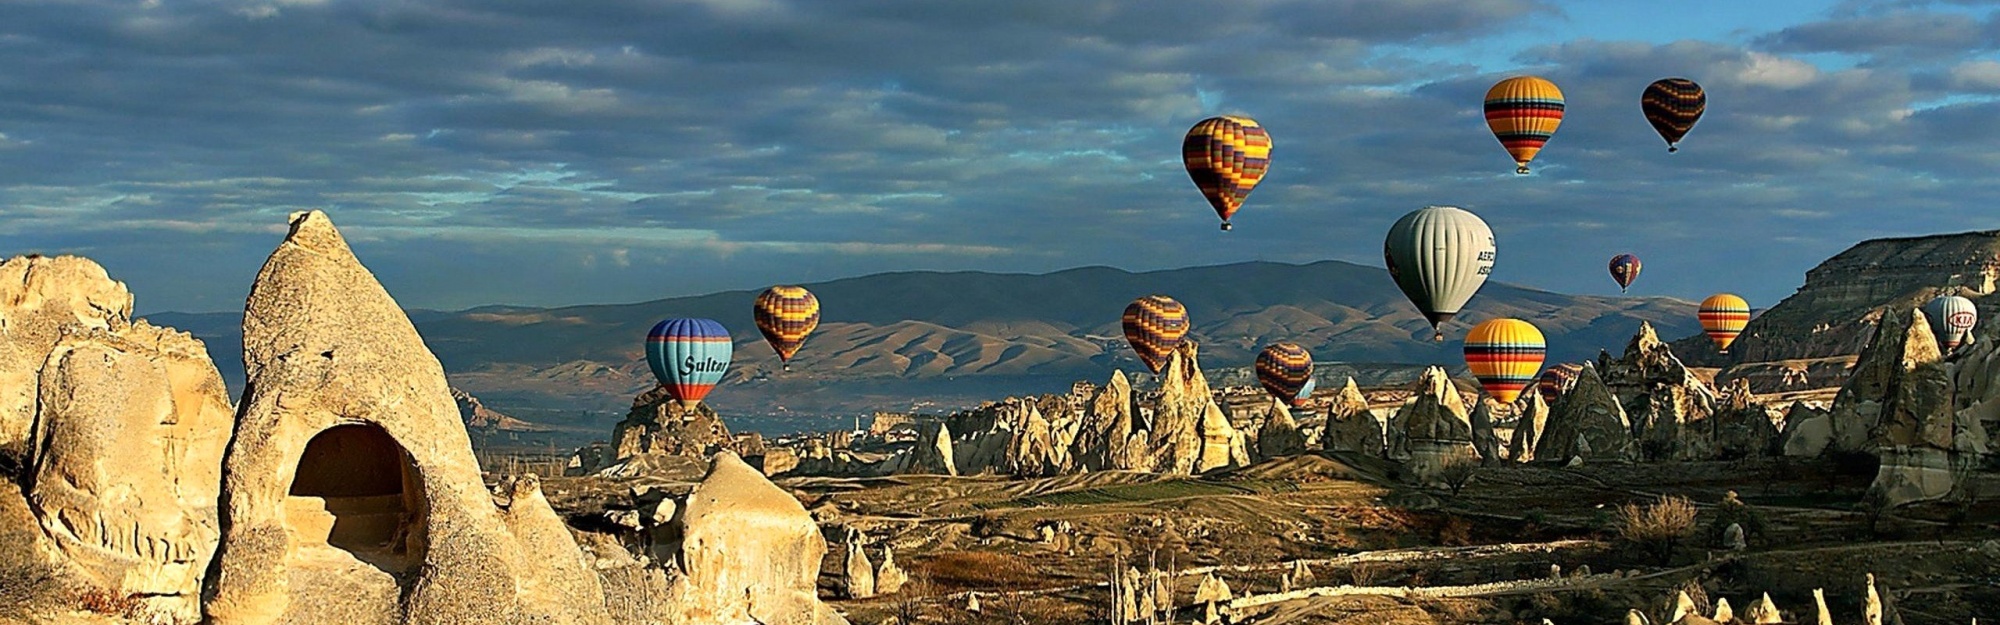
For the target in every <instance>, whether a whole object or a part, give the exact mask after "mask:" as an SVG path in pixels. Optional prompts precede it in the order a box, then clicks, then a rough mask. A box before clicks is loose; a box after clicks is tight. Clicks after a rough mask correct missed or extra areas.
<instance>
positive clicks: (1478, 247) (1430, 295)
mask: <svg viewBox="0 0 2000 625" xmlns="http://www.w3.org/2000/svg"><path fill="white" fill-rule="evenodd" d="M1494 254H1495V248H1494V243H1493V230H1492V229H1490V228H1487V227H1486V222H1485V221H1483V220H1481V219H1480V218H1479V216H1478V215H1474V214H1472V212H1471V211H1467V210H1465V209H1462V208H1456V207H1452V206H1427V207H1424V208H1421V209H1418V210H1416V211H1412V212H1411V213H1410V214H1408V215H1404V216H1403V218H1402V219H1398V220H1396V224H1395V225H1393V226H1390V227H1389V236H1388V238H1387V239H1385V240H1384V241H1383V242H1382V256H1383V260H1384V261H1385V262H1386V263H1387V264H1388V265H1389V276H1390V277H1392V278H1394V279H1395V280H1396V286H1397V287H1398V288H1401V289H1402V290H1403V295H1405V296H1408V297H1409V298H1410V303H1412V304H1416V306H1417V310H1419V311H1421V312H1423V313H1424V318H1425V319H1428V320H1430V322H1431V330H1432V331H1433V332H1434V335H1433V336H1432V338H1433V340H1438V341H1443V340H1444V330H1443V329H1441V328H1440V327H1439V326H1440V325H1441V324H1443V323H1444V322H1446V321H1449V320H1451V317H1452V316H1453V315H1456V314H1458V311H1459V309H1460V308H1463V307H1464V306H1465V303H1466V301H1467V300H1470V299H1472V295H1473V294H1474V293H1477V292H1479V287H1480V285H1483V284H1486V277H1487V276H1488V275H1489V274H1491V273H1493V258H1494Z"/></svg>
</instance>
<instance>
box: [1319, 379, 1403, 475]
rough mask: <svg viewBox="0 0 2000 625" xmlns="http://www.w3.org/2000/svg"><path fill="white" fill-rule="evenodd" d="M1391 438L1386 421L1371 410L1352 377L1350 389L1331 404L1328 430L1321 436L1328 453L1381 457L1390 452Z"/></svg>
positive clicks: (1349, 382)
mask: <svg viewBox="0 0 2000 625" xmlns="http://www.w3.org/2000/svg"><path fill="white" fill-rule="evenodd" d="M1387 438H1388V433H1387V432H1385V431H1383V428H1382V421H1381V420H1379V419H1376V418H1375V414H1374V413H1373V412H1371V411H1369V410H1368V398H1367V397H1364V396H1362V395H1361V389H1360V388H1359V387H1357V386H1355V384H1354V378H1348V379H1347V386H1346V387H1344V388H1342V389H1340V394H1338V395H1335V396H1334V398H1333V401H1332V402H1330V403H1328V404H1327V408H1326V427H1325V429H1324V431H1323V432H1321V433H1320V442H1321V443H1322V444H1323V446H1324V448H1325V449H1326V450H1327V451H1345V452H1354V453H1359V454H1367V455H1370V456H1380V455H1382V454H1384V453H1386V452H1387V450H1388V440H1387Z"/></svg>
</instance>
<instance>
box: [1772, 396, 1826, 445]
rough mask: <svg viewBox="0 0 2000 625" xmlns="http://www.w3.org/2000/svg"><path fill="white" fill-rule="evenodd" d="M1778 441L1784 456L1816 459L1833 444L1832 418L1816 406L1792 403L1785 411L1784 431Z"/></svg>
mask: <svg viewBox="0 0 2000 625" xmlns="http://www.w3.org/2000/svg"><path fill="white" fill-rule="evenodd" d="M1779 439H1780V440H1779V447H1780V448H1781V449H1782V453H1784V455H1786V456H1792V457H1800V458H1817V457H1819V455H1820V454H1821V453H1823V452H1825V451H1826V448H1827V446H1828V445H1831V444H1833V417H1832V416H1831V415H1829V414H1828V413H1827V411H1825V410H1823V409H1820V408H1819V407H1817V406H1813V405H1810V404H1807V403H1805V402H1797V403H1794V404H1792V407H1791V408H1789V409H1787V410H1786V411H1785V430H1784V434H1783V435H1782V436H1780V437H1779Z"/></svg>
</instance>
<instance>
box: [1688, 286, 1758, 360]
mask: <svg viewBox="0 0 2000 625" xmlns="http://www.w3.org/2000/svg"><path fill="white" fill-rule="evenodd" d="M1700 314H1701V329H1702V331H1703V332H1707V333H1708V339H1709V340H1711V341H1714V342H1715V348H1716V349H1718V350H1721V351H1722V353H1724V354H1727V353H1729V344H1731V343H1735V342H1736V336H1737V335H1739V334H1742V333H1743V327H1744V326H1747V325H1750V303H1749V302H1745V301H1743V298H1741V297H1737V296H1735V295H1734V294H1730V293H1717V294H1714V295H1710V296H1708V299H1705V300H1702V301H1701V312H1700Z"/></svg>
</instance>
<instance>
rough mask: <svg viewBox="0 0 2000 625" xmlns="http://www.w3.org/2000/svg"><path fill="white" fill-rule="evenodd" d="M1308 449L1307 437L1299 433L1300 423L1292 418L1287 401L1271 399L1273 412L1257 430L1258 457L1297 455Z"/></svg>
mask: <svg viewBox="0 0 2000 625" xmlns="http://www.w3.org/2000/svg"><path fill="white" fill-rule="evenodd" d="M1305 451H1306V437H1305V435H1304V434H1300V433H1299V424H1298V422H1297V421H1293V420H1292V411H1291V409H1290V408H1286V407H1285V402H1282V401H1278V400H1277V398H1272V399H1271V412H1270V413H1269V414H1268V415H1266V416H1265V417H1264V425H1263V427H1261V428H1258V430H1257V457H1259V458H1282V457H1285V456H1296V455H1299V454H1302V453H1305Z"/></svg>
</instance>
